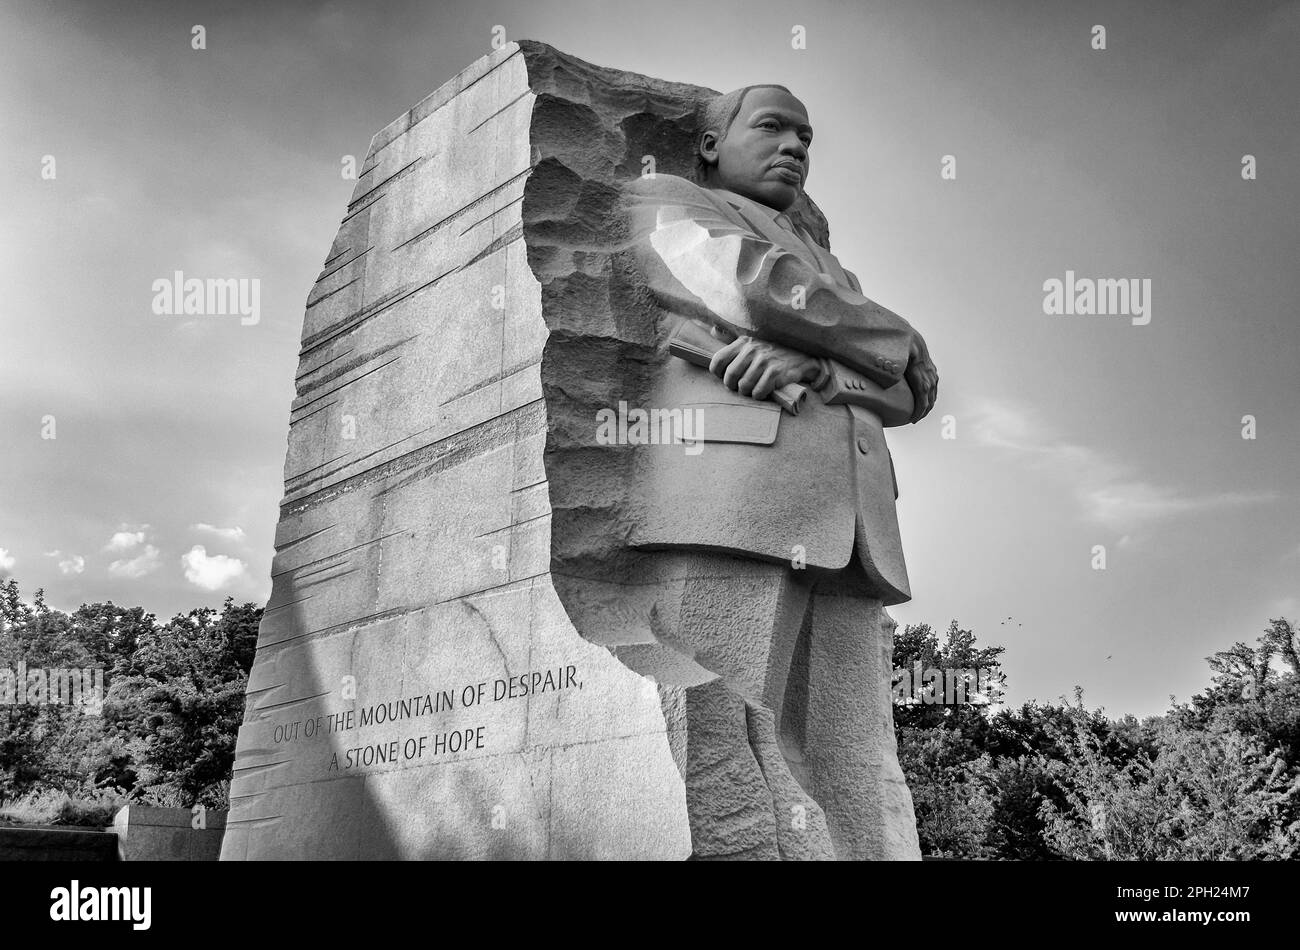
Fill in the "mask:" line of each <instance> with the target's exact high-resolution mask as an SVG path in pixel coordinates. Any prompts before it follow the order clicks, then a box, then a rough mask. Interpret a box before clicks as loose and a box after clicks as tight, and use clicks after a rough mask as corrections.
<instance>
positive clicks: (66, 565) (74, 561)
mask: <svg viewBox="0 0 1300 950" xmlns="http://www.w3.org/2000/svg"><path fill="white" fill-rule="evenodd" d="M61 554H62V552H60V551H58V550H57V549H56V550H54V551H46V552H45V556H46V557H60V556H61ZM85 569H86V559H85V558H84V557H82V556H81V555H80V554H69V555H68V556H67V557H66V558H63V560H61V561H59V570H60V571H61V572H62V573H64V574H80V573H81V572H82V571H84V570H85Z"/></svg>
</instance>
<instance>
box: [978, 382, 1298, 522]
mask: <svg viewBox="0 0 1300 950" xmlns="http://www.w3.org/2000/svg"><path fill="white" fill-rule="evenodd" d="M973 429H974V433H975V438H976V440H977V441H978V442H980V444H982V445H986V446H989V447H991V448H997V449H1002V450H1005V451H1009V452H1013V453H1015V454H1017V455H1019V456H1021V457H1022V458H1024V459H1026V460H1029V461H1031V462H1036V463H1037V464H1038V465H1040V466H1041V467H1043V468H1044V469H1047V470H1049V471H1051V472H1053V473H1054V474H1055V475H1057V476H1058V477H1059V478H1060V479H1061V480H1062V481H1064V482H1065V483H1066V484H1067V485H1068V486H1069V488H1070V490H1071V492H1072V494H1073V495H1074V497H1075V500H1076V501H1077V502H1078V503H1079V505H1080V506H1081V508H1082V509H1083V513H1084V516H1085V517H1087V518H1088V519H1089V520H1090V521H1094V522H1096V523H1098V524H1100V525H1103V526H1104V527H1106V528H1109V529H1111V530H1113V531H1118V532H1124V535H1125V536H1124V539H1123V542H1122V543H1123V544H1130V543H1133V541H1134V540H1135V538H1133V537H1132V536H1131V534H1130V532H1131V531H1132V530H1134V529H1136V528H1138V527H1140V526H1141V525H1143V524H1145V523H1147V522H1151V521H1156V520H1159V519H1161V518H1169V517H1172V516H1174V515H1181V514H1190V513H1194V512H1199V511H1208V510H1211V509H1215V508H1227V507H1232V506H1237V505H1248V504H1255V503H1257V502H1261V501H1269V500H1272V499H1273V498H1275V497H1277V496H1276V494H1275V493H1272V492H1214V493H1211V494H1207V495H1188V494H1184V493H1181V492H1179V491H1178V490H1177V489H1175V488H1170V487H1167V486H1164V485H1156V484H1154V483H1152V482H1149V481H1146V480H1145V479H1142V478H1138V477H1135V476H1134V474H1133V473H1132V472H1131V471H1129V470H1128V469H1126V468H1125V467H1124V466H1123V465H1120V464H1119V463H1117V462H1115V461H1114V460H1112V459H1110V458H1108V457H1107V456H1106V455H1105V454H1103V453H1101V452H1098V451H1096V450H1095V449H1090V448H1088V447H1086V446H1082V445H1072V444H1070V443H1069V442H1066V441H1064V440H1062V439H1060V438H1058V437H1056V436H1055V435H1054V434H1052V433H1051V432H1049V431H1047V430H1046V429H1045V427H1043V426H1042V425H1040V424H1038V423H1037V422H1036V421H1035V420H1034V418H1033V417H1032V416H1031V414H1030V413H1029V412H1028V411H1027V410H1025V409H1023V408H1021V407H1018V406H1012V405H1009V404H1007V403H1000V402H992V401H989V402H985V403H983V404H982V405H981V406H980V407H979V408H978V409H977V410H976V412H975V419H974V422H973Z"/></svg>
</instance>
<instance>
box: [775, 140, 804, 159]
mask: <svg viewBox="0 0 1300 950" xmlns="http://www.w3.org/2000/svg"><path fill="white" fill-rule="evenodd" d="M781 153H782V154H783V155H789V156H790V157H791V158H797V159H798V160H799V161H801V162H806V161H808V147H807V146H806V145H804V144H803V141H802V140H801V139H800V138H799V137H798V136H791V137H790V138H787V139H786V140H785V141H783V142H782V143H781Z"/></svg>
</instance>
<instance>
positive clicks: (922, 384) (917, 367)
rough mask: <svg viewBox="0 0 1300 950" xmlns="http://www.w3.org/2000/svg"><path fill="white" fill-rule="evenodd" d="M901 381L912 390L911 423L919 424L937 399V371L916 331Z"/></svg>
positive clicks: (923, 341)
mask: <svg viewBox="0 0 1300 950" xmlns="http://www.w3.org/2000/svg"><path fill="white" fill-rule="evenodd" d="M903 379H905V380H907V385H908V387H909V388H910V389H911V390H912V402H913V404H914V406H915V408H914V409H913V410H912V422H914V423H916V422H920V421H921V420H922V419H924V418H925V417H926V416H927V415H929V414H930V410H931V409H933V408H934V403H935V400H936V399H938V398H939V370H938V369H937V368H935V365H934V361H933V360H931V359H930V350H929V348H928V347H927V346H926V345H925V339H924V338H923V337H922V336H921V334H919V333H917V332H916V330H913V331H912V348H911V352H910V353H909V355H908V360H907V369H906V370H904V371H903Z"/></svg>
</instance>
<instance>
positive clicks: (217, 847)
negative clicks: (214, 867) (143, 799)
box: [110, 805, 226, 861]
mask: <svg viewBox="0 0 1300 950" xmlns="http://www.w3.org/2000/svg"><path fill="white" fill-rule="evenodd" d="M194 820H195V816H194V815H193V814H192V813H191V811H190V810H189V809H188V808H155V807H150V806H147V805H127V806H126V807H125V808H123V809H121V810H120V811H119V812H118V813H117V814H116V815H114V816H113V827H112V828H111V829H110V830H111V831H112V832H114V833H115V834H114V837H115V838H116V846H117V847H116V853H117V856H118V858H119V860H122V861H216V860H218V859H220V857H221V839H222V838H223V837H224V836H225V833H226V812H224V811H208V812H206V813H205V814H204V815H203V821H202V824H203V825H204V827H202V828H195V827H193V825H194Z"/></svg>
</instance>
